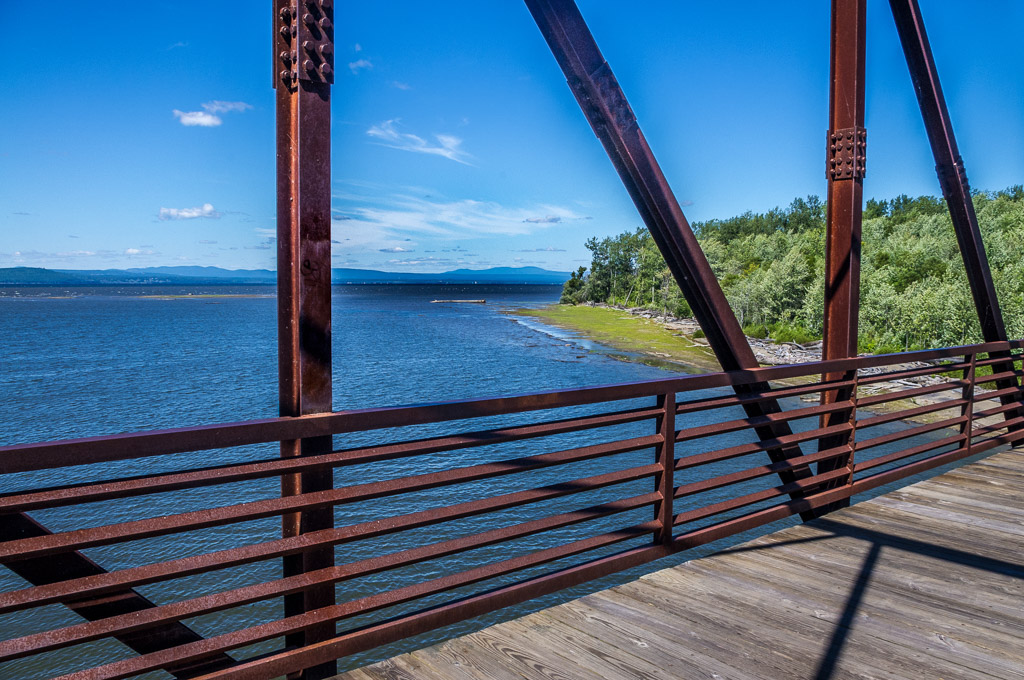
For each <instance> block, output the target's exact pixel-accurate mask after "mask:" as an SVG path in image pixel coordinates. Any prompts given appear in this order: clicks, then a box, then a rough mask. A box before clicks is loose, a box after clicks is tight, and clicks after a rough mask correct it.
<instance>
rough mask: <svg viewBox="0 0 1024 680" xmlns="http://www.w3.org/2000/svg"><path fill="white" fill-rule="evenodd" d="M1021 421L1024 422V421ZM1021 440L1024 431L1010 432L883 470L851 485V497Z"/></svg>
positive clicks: (1023, 436) (854, 481)
mask: <svg viewBox="0 0 1024 680" xmlns="http://www.w3.org/2000/svg"><path fill="white" fill-rule="evenodd" d="M1021 420H1022V421H1024V419H1021ZM1021 438H1024V430H1019V431H1017V432H1010V433H1007V434H1003V435H1000V436H997V437H992V438H990V439H984V440H981V441H975V442H972V443H971V447H970V448H969V449H968V448H967V447H961V448H959V449H956V450H955V451H948V452H945V453H939V454H936V455H934V456H929V457H928V458H924V459H921V460H917V461H913V462H910V463H906V464H904V465H900V466H899V467H895V468H892V469H891V470H883V471H882V472H876V473H875V474H873V475H869V476H867V477H861V478H860V479H855V480H853V483H852V484H851V485H850V489H851V495H853V494H858V493H863V492H864V491H868V490H870V489H873V488H875V487H877V486H881V485H882V484H887V483H889V482H893V481H896V480H898V479H903V478H905V477H910V476H911V475H916V474H918V473H921V472H926V471H928V470H931V469H932V468H936V467H938V466H940V465H945V464H947V463H953V462H956V461H958V460H960V459H962V458H967V457H968V456H974V455H977V454H979V453H984V452H985V451H988V450H989V449H991V448H994V447H996V446H999V445H1000V444H1010V443H1013V442H1015V441H1017V440H1018V439H1021Z"/></svg>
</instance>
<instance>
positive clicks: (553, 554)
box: [65, 520, 667, 680]
mask: <svg viewBox="0 0 1024 680" xmlns="http://www.w3.org/2000/svg"><path fill="white" fill-rule="evenodd" d="M658 526H659V523H658V521H657V520H653V521H650V522H646V523H644V524H639V525H635V526H631V527H625V528H622V529H619V530H617V531H612V532H608V533H605V534H600V535H598V536H592V537H589V538H585V539H582V540H579V541H574V542H572V543H566V544H563V545H558V546H554V547H552V548H547V549H544V550H538V551H536V552H533V553H529V554H526V555H521V556H518V557H513V558H510V559H507V560H502V561H500V562H494V563H491V564H486V565H483V566H480V567H476V568H473V569H469V570H466V571H463V572H459V573H456V574H448V575H445V576H442V577H439V578H436V579H431V580H429V581H423V582H420V583H416V584H413V585H410V586H405V587H403V588H396V589H394V590H389V591H386V592H383V593H377V594H374V595H369V596H367V597H362V598H359V599H356V600H351V601H349V602H345V603H341V604H336V605H331V606H328V607H322V608H320V609H315V610H313V611H309V612H306V613H303V614H298V615H296V616H291V617H287V618H283V619H278V620H276V621H270V622H267V623H262V624H258V625H256V626H252V627H249V628H244V629H241V630H236V631H232V632H230V633H224V634H221V635H218V636H215V637H209V638H206V639H204V640H200V641H198V642H194V643H188V644H184V645H179V646H178V647H174V648H171V649H167V650H162V651H159V652H154V653H151V654H144V655H141V656H137V657H133V658H130V659H124V660H122V661H115V662H114V663H111V664H107V665H105V666H100V667H97V668H92V669H89V670H87V671H81V672H79V673H72V674H70V675H67V676H65V678H66V679H67V680H72V679H74V678H89V679H90V680H120V679H122V678H128V677H131V676H133V675H138V674H140V673H144V672H148V671H152V670H158V669H160V668H163V667H164V666H166V665H167V664H168V663H169V662H172V661H173V662H185V661H194V660H197V659H201V658H204V657H207V656H210V655H211V654H216V653H220V652H222V651H228V650H232V649H238V648H239V647H245V646H248V645H252V644H256V643H259V642H263V641H265V640H271V639H273V638H277V637H281V636H283V635H286V634H288V633H292V632H296V631H299V630H304V629H306V628H309V627H311V626H314V625H317V624H323V623H333V622H336V621H339V620H342V619H345V618H350V617H352V616H356V615H358V614H365V613H368V612H372V611H377V610H380V609H385V608H387V607H393V606H397V605H400V604H404V603H406V602H411V601H414V600H418V599H422V598H424V597H427V596H430V595H436V594H439V593H443V592H447V591H450V590H454V589H456V588H461V587H464V586H468V585H472V584H474V583H479V582H481V581H486V580H489V579H492V578H497V577H499V576H504V575H506V574H510V573H514V572H516V571H522V570H523V569H528V568H531V567H536V566H539V565H542V564H547V563H550V562H553V561H555V560H559V559H562V558H565V557H570V556H573V555H578V554H580V553H583V552H589V551H591V550H596V549H598V548H603V547H606V546H609V545H614V544H616V543H621V542H622V541H626V540H630V539H633V538H639V537H641V536H643V535H645V534H649V533H651V532H652V531H654V530H656V529H657V528H658ZM652 548H653V546H644V547H642V548H639V550H641V551H648V550H652ZM656 550H657V552H658V553H660V554H662V555H664V554H666V553H667V550H665V549H660V548H659V549H656ZM620 554H621V553H620ZM654 554H655V553H653V552H652V553H648V554H647V555H645V557H647V558H648V559H651V558H653V556H654ZM605 559H607V558H605ZM570 569H573V568H570ZM570 569H566V570H560V571H569V570H570ZM620 569H621V568H620ZM554 573H556V574H557V573H559V572H554ZM540 578H543V577H540ZM534 580H535V579H530V580H527V581H524V582H521V583H519V584H515V585H514V586H506V588H511V587H515V586H519V587H520V588H523V587H524V584H528V583H530V582H531V581H534ZM577 582H578V581H577ZM569 585H572V584H571V583H570V584H569ZM563 587H564V586H563ZM478 597H479V596H478ZM534 597H535V595H534ZM497 608H500V607H497V606H493V605H492V606H491V607H490V608H489V609H488V610H489V611H491V610H494V609H497ZM308 648H309V646H307V647H305V648H302V649H308ZM264 677H270V676H264Z"/></svg>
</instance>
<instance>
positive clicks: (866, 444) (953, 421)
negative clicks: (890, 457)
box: [857, 415, 967, 452]
mask: <svg viewBox="0 0 1024 680" xmlns="http://www.w3.org/2000/svg"><path fill="white" fill-rule="evenodd" d="M966 422H967V416H965V415H964V416H957V417H956V418H947V419H946V420H939V421H936V422H934V423H925V424H924V425H918V426H917V427H909V428H907V429H906V430H899V431H898V432H890V433H888V434H883V435H879V436H877V437H872V438H871V439H861V440H860V441H858V442H857V451H858V452H860V451H863V450H865V449H871V448H874V447H876V446H882V445H883V444H889V443H892V442H896V441H900V440H901V439H911V438H912V437H916V436H918V435H922V434H927V433H928V432H934V431H936V430H944V429H946V428H948V427H956V426H957V425H961V424H963V423H966Z"/></svg>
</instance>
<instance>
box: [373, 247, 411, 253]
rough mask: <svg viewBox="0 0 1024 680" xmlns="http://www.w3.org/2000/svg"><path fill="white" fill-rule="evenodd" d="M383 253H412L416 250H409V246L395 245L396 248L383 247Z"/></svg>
mask: <svg viewBox="0 0 1024 680" xmlns="http://www.w3.org/2000/svg"><path fill="white" fill-rule="evenodd" d="M380 252H382V253H412V252H415V251H412V250H409V249H408V248H402V247H401V246H395V247H394V248H381V249H380Z"/></svg>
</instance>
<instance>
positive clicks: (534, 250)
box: [515, 246, 565, 253]
mask: <svg viewBox="0 0 1024 680" xmlns="http://www.w3.org/2000/svg"><path fill="white" fill-rule="evenodd" d="M515 252H517V253H564V252H565V248H552V247H551V246H548V247H547V248H526V249H525V250H516V251H515Z"/></svg>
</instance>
